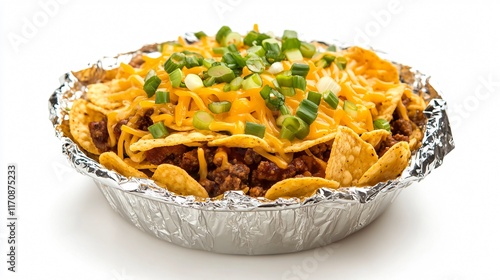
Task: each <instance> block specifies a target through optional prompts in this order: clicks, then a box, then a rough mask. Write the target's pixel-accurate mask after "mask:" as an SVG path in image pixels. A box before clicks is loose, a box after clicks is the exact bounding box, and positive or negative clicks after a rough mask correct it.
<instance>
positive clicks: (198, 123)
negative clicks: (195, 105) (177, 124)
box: [193, 111, 214, 130]
mask: <svg viewBox="0 0 500 280" xmlns="http://www.w3.org/2000/svg"><path fill="white" fill-rule="evenodd" d="M213 120H214V117H213V116H212V115H211V114H209V113H208V112H205V111H197V112H196V113H194V116H193V126H194V127H195V128H196V129H199V130H210V124H211V123H212V121H213Z"/></svg>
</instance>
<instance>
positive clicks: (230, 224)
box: [49, 52, 454, 255]
mask: <svg viewBox="0 0 500 280" xmlns="http://www.w3.org/2000/svg"><path fill="white" fill-rule="evenodd" d="M136 53H137V52H131V53H127V54H122V55H118V56H117V57H113V58H109V57H108V58H103V59H101V60H99V61H98V62H97V63H95V64H91V65H89V67H88V68H86V69H84V70H81V71H79V72H70V73H66V74H65V75H64V76H63V77H61V80H60V82H61V86H60V87H59V88H58V89H56V90H55V92H54V93H53V94H52V95H51V97H50V99H49V111H50V120H51V122H52V123H53V126H54V129H55V132H56V136H57V137H58V138H59V139H60V140H61V142H62V153H63V154H64V155H65V156H66V157H67V158H68V160H69V162H70V164H71V165H72V166H73V167H74V168H75V169H76V170H77V171H78V172H80V173H81V174H84V175H87V176H90V177H91V178H93V179H94V181H95V183H96V184H97V186H98V187H99V189H100V190H101V191H102V193H103V195H104V196H105V197H106V199H107V200H108V202H109V204H110V206H111V207H112V208H113V209H114V210H115V211H117V212H118V213H119V214H120V215H121V216H122V217H123V218H125V219H127V220H129V221H130V222H131V223H132V224H133V225H135V226H136V227H138V228H139V229H141V230H143V231H145V232H148V233H150V234H153V235H155V236H156V237H158V238H160V239H163V240H166V241H168V242H171V243H174V244H177V245H180V246H184V247H187V248H193V249H199V250H206V251H212V252H218V253H229V254H247V255H258V254H279V253H288V252H296V251H301V250H307V249H311V248H315V247H319V246H323V245H326V244H329V243H332V242H335V241H337V240H340V239H342V238H344V237H346V236H348V235H350V234H351V233H353V232H356V231H358V230H359V229H361V228H363V227H364V226H366V225H368V224H369V223H370V222H372V221H373V220H374V219H376V218H377V217H378V216H379V215H380V214H381V213H382V212H383V211H384V210H385V209H386V208H387V207H388V206H389V205H390V204H391V202H392V201H393V200H394V199H395V198H396V197H397V195H398V194H399V192H400V191H401V190H402V189H403V188H405V187H407V186H409V185H410V184H411V183H413V182H417V181H420V180H422V179H423V178H425V177H426V176H427V175H428V174H429V173H430V172H431V171H432V170H434V169H435V168H437V167H439V166H440V165H441V164H442V162H443V159H444V157H445V156H446V155H447V154H448V153H449V152H450V151H451V150H453V148H454V142H453V137H452V133H451V128H450V123H449V121H448V117H447V115H446V111H445V110H446V102H445V101H444V100H443V99H441V96H440V95H439V94H438V93H437V91H436V90H434V88H433V87H432V85H431V83H430V79H429V77H428V76H427V75H425V74H422V73H420V72H419V71H416V70H414V69H411V68H410V67H407V66H403V65H400V64H397V63H396V64H397V65H399V67H400V69H401V79H402V80H403V81H405V82H407V83H409V84H410V85H412V87H413V90H414V92H415V93H424V96H425V98H426V99H427V100H428V101H429V105H428V107H427V109H426V110H425V112H424V114H425V115H426V116H427V118H428V122H427V125H426V127H425V136H424V139H423V145H422V147H421V148H420V149H419V150H418V151H417V152H416V153H415V154H414V155H413V156H412V159H411V163H410V166H409V167H408V168H406V170H405V171H404V172H403V174H402V176H400V177H399V178H398V179H396V180H392V181H388V182H385V183H379V184H377V185H375V186H373V187H371V188H354V187H351V188H342V189H338V190H330V189H320V190H318V192H317V193H316V194H315V195H314V196H312V197H310V198H307V199H305V200H302V201H300V200H298V199H278V200H276V201H268V200H265V199H260V198H252V197H248V196H246V195H244V194H243V193H241V192H228V193H226V194H225V196H224V198H223V199H222V200H211V199H209V200H206V201H199V200H197V199H195V198H194V197H190V196H188V197H184V196H179V195H176V194H173V193H170V192H168V191H166V190H165V189H162V188H160V187H158V186H157V185H156V184H155V183H154V182H153V181H152V180H148V179H137V178H132V179H128V178H125V177H124V176H122V175H120V174H118V173H116V172H114V171H111V170H108V169H106V168H104V167H103V166H101V165H100V164H99V163H98V162H97V161H96V160H95V159H93V158H91V157H89V156H88V155H87V154H85V153H84V152H82V150H80V148H79V147H78V145H77V144H76V143H75V142H74V141H73V140H72V139H71V138H70V134H69V126H68V110H69V108H71V104H72V101H73V100H74V99H76V98H79V97H81V96H82V94H83V93H84V92H85V90H86V86H85V85H87V84H89V83H95V82H98V81H99V80H100V79H102V77H103V76H104V74H105V70H110V69H114V68H116V67H117V66H118V65H119V63H120V62H125V63H128V61H130V59H131V57H132V56H133V55H134V54H136Z"/></svg>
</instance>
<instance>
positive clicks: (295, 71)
mask: <svg viewBox="0 0 500 280" xmlns="http://www.w3.org/2000/svg"><path fill="white" fill-rule="evenodd" d="M290 70H291V71H292V75H299V76H302V77H306V76H307V74H308V73H309V64H304V63H294V64H292V68H291V69H290Z"/></svg>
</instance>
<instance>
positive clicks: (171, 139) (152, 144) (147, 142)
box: [130, 131, 217, 152]
mask: <svg viewBox="0 0 500 280" xmlns="http://www.w3.org/2000/svg"><path fill="white" fill-rule="evenodd" d="M148 135H150V134H148ZM148 135H146V136H147V137H146V136H144V137H143V138H141V139H140V140H139V141H137V142H135V143H133V144H131V145H130V150H131V151H132V152H138V151H139V152H143V151H148V150H151V149H153V148H158V147H166V146H175V145H180V144H192V143H194V142H207V141H210V140H212V139H216V138H217V136H216V135H215V134H203V133H200V132H197V131H192V132H176V133H172V134H170V135H168V136H167V137H165V138H159V139H150V138H151V136H148Z"/></svg>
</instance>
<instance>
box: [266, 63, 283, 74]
mask: <svg viewBox="0 0 500 280" xmlns="http://www.w3.org/2000/svg"><path fill="white" fill-rule="evenodd" d="M267 71H269V73H271V74H273V75H276V74H278V73H280V72H282V71H283V63H281V62H279V61H278V62H275V63H273V64H271V67H269V68H268V69H267Z"/></svg>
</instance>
